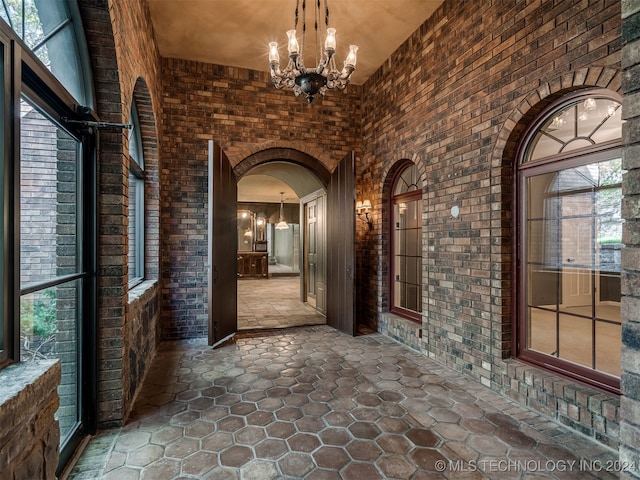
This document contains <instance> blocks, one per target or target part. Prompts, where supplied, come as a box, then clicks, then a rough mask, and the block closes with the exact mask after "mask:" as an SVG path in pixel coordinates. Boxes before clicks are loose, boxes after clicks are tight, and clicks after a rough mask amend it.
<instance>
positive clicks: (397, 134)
mask: <svg viewBox="0 0 640 480" xmlns="http://www.w3.org/2000/svg"><path fill="white" fill-rule="evenodd" d="M620 22H621V20H620V3H619V2H611V1H604V0H602V1H595V2H588V3H587V2H582V1H563V2H552V1H542V2H540V1H536V2H533V1H528V2H524V1H522V2H458V1H446V2H445V3H444V4H443V5H442V6H441V8H440V9H439V10H438V11H437V12H436V13H435V14H434V15H433V17H432V18H430V19H429V20H427V22H425V23H424V24H423V25H422V27H421V28H420V29H418V30H417V31H416V32H415V33H414V34H413V35H412V36H411V37H410V38H409V39H408V40H407V41H406V42H405V43H404V44H403V45H402V46H401V47H400V48H399V49H398V51H397V52H395V53H394V54H393V55H392V57H391V58H390V59H389V61H387V62H385V64H384V65H383V66H382V67H381V68H380V70H378V72H376V74H375V75H373V76H372V77H371V78H370V80H369V81H368V82H367V83H366V84H365V85H364V88H363V96H362V134H363V152H362V162H361V163H360V164H359V165H358V170H357V180H358V191H359V198H360V197H361V198H370V199H371V200H372V203H373V205H374V211H373V216H374V223H375V231H374V232H366V231H364V230H359V235H358V265H360V266H362V269H363V271H362V272H360V273H359V276H358V279H359V288H358V303H359V307H358V310H359V311H360V312H361V315H362V319H361V321H363V322H367V323H369V324H372V325H377V326H378V328H382V329H387V330H388V329H389V328H391V331H392V336H394V337H396V338H397V339H399V340H401V341H403V342H405V343H407V344H409V345H411V346H415V345H416V340H417V335H416V327H420V325H417V324H411V323H409V322H406V321H403V320H401V319H398V318H393V317H390V316H389V315H388V314H387V313H386V311H387V310H388V307H389V305H388V303H389V279H388V271H387V266H388V263H389V238H388V237H389V234H388V229H389V226H388V219H389V201H388V198H389V187H390V185H389V184H390V178H391V177H392V174H393V171H394V168H395V166H396V165H397V163H398V162H399V161H401V160H403V159H409V160H412V161H414V162H415V163H416V164H417V166H418V169H419V170H420V172H421V173H422V174H423V175H424V178H425V185H426V187H425V189H424V195H423V201H424V210H423V272H422V278H423V287H424V290H423V322H422V325H421V327H422V330H423V337H422V340H421V342H419V348H420V349H421V350H422V351H423V352H424V353H425V354H426V355H428V356H429V357H431V358H434V359H436V360H437V361H439V362H441V363H444V364H446V365H448V366H451V367H453V368H455V369H457V370H459V371H463V372H466V373H467V374H468V375H470V376H471V377H473V378H474V379H476V380H477V381H478V382H481V383H482V384H484V385H487V386H490V387H492V388H494V389H496V390H499V391H502V392H504V393H507V394H509V395H511V396H513V397H514V398H517V399H518V400H520V401H522V402H523V403H526V404H528V405H530V406H532V407H537V408H538V409H539V410H541V411H543V412H544V413H546V414H548V415H550V416H552V417H555V418H557V419H558V420H560V421H563V422H564V423H567V424H568V425H570V426H572V427H574V428H578V429H579V430H581V431H583V432H584V433H586V434H587V435H590V436H592V437H594V438H597V439H598V440H601V441H603V442H604V443H608V444H611V445H613V446H615V444H616V438H617V436H618V420H619V417H618V415H619V413H618V408H617V404H618V399H617V398H615V397H607V398H612V402H611V403H612V405H609V403H608V402H602V401H600V402H598V401H596V400H597V399H598V398H599V397H598V395H600V393H599V392H597V391H595V390H593V389H586V390H584V391H583V389H582V388H581V387H576V385H575V384H574V383H572V382H566V385H565V384H562V383H560V382H557V383H556V389H555V390H554V388H553V387H552V386H550V384H549V380H547V384H546V385H545V383H544V382H543V381H542V377H544V376H545V375H544V373H543V372H537V373H535V374H534V373H533V372H532V371H531V370H529V369H528V368H526V369H525V368H515V367H512V365H511V363H510V362H511V361H506V360H505V359H507V358H508V357H510V355H511V338H512V328H511V325H512V309H511V308H512V300H511V296H512V271H511V265H512V261H513V256H512V242H513V234H514V231H513V229H512V211H513V205H514V201H515V199H514V197H513V188H512V182H513V171H514V163H513V162H514V158H515V146H516V142H517V141H518V139H519V136H520V134H521V133H522V131H523V130H524V127H525V125H527V124H528V122H530V121H531V120H532V119H533V118H534V117H535V115H536V113H538V112H539V111H540V109H541V108H542V107H543V106H544V105H547V104H549V103H550V102H551V101H552V100H553V99H555V98H558V97H559V96H561V95H562V94H563V93H567V92H569V91H571V90H575V89H578V88H585V87H594V86H597V87H602V88H607V89H609V90H611V91H613V92H619V90H620V85H621V73H620V48H621V41H620ZM480 26H481V27H480ZM396 76H399V77H400V78H399V79H395V78H394V77H396ZM454 205H455V206H458V207H459V209H460V216H459V217H458V218H452V216H451V214H450V211H451V207H452V206H454ZM636 264H637V263H636ZM534 378H537V379H538V380H536V381H535V382H534V381H533V379H534ZM555 380H559V379H558V378H557V377H555ZM553 383H554V382H553V381H551V384H553ZM565 386H566V388H565ZM576 390H578V391H580V394H577V393H576ZM590 399H592V400H590ZM603 403H605V404H606V405H607V406H606V407H603ZM603 409H606V413H605V411H604V410H603Z"/></svg>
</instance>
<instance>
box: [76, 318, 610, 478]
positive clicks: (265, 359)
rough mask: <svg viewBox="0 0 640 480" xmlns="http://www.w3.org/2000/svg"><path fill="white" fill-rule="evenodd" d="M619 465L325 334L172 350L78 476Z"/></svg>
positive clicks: (505, 406) (388, 357)
mask: <svg viewBox="0 0 640 480" xmlns="http://www.w3.org/2000/svg"><path fill="white" fill-rule="evenodd" d="M617 458H618V455H617V453H616V452H614V451H611V450H608V449H606V448H604V447H602V446H600V445H598V444H596V443H593V442H592V441H590V440H588V439H586V438H585V437H582V436H580V435H578V434H576V433H573V432H570V431H569V430H567V429H565V428H564V427H563V426H561V425H559V424H557V423H555V422H553V421H550V420H549V419H547V418H545V417H543V416H541V415H539V414H538V413H537V412H534V411H531V410H528V409H526V408H524V407H522V406H520V405H518V404H516V403H514V402H513V401H511V400H510V399H508V398H504V397H501V396H500V395H498V394H496V393H494V392H492V391H490V390H489V389H487V388H485V387H483V386H482V385H479V384H478V383H476V382H473V381H471V380H469V379H467V378H465V377H464V376H462V375H461V374H459V373H456V372H454V371H452V370H450V369H448V368H445V367H443V366H441V365H438V364H436V363H434V362H432V361H430V360H429V359H428V358H426V357H425V356H424V355H421V354H419V353H417V352H414V351H412V350H409V349H407V348H405V347H404V346H402V345H400V344H398V343H396V342H394V341H393V340H391V339H388V338H387V337H384V336H381V335H379V334H376V333H372V334H368V335H361V336H357V337H349V336H346V335H343V334H341V333H339V332H337V331H336V330H333V329H332V328H330V327H328V326H326V325H322V326H310V327H300V328H294V329H287V330H279V331H273V330H272V331H264V332H262V333H251V334H239V335H238V338H236V339H235V341H233V342H232V343H229V344H226V345H224V346H223V347H221V348H219V349H215V350H212V349H211V348H210V347H208V346H207V345H206V342H205V341H204V340H197V341H184V342H169V343H164V344H162V345H161V347H160V349H159V352H158V355H157V356H156V358H155V360H154V363H153V366H152V370H151V372H150V374H149V375H148V377H147V378H146V380H145V383H144V386H143V389H142V392H141V394H140V396H139V398H138V400H137V402H136V404H135V407H134V410H133V412H132V414H131V417H130V419H129V420H128V422H127V424H126V425H125V426H124V427H123V428H120V429H115V430H108V431H102V432H100V433H99V434H98V435H97V436H96V437H94V438H93V439H92V440H91V441H90V442H89V444H88V445H87V448H86V449H85V450H84V453H83V454H82V455H81V457H80V458H79V460H78V462H77V463H76V465H75V467H74V468H73V470H72V472H71V474H70V476H69V478H70V479H73V480H79V479H89V478H91V479H93V478H101V479H107V480H116V479H117V480H130V479H131V480H138V479H142V480H147V479H150V480H151V479H152V480H163V479H181V480H182V479H184V480H187V479H212V480H226V479H242V480H271V479H302V478H304V479H309V480H333V479H336V480H337V479H345V480H375V479H392V478H393V479H414V480H422V479H436V478H445V479H482V478H489V479H511V478H536V479H538V478H556V479H591V478H616V476H615V475H613V474H608V473H606V472H604V471H602V470H603V469H602V468H600V467H601V466H605V465H607V464H606V462H607V461H612V462H613V461H615V460H617ZM581 462H582V463H581Z"/></svg>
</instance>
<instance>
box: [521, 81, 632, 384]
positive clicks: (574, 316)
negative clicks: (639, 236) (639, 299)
mask: <svg viewBox="0 0 640 480" xmlns="http://www.w3.org/2000/svg"><path fill="white" fill-rule="evenodd" d="M621 130H622V120H621V115H620V104H619V102H618V101H617V100H616V99H614V98H612V97H611V96H610V95H607V94H606V92H603V91H596V92H594V91H590V92H587V93H578V94H575V93H574V94H572V95H570V96H568V97H565V98H564V99H562V101H561V102H559V103H556V104H554V105H553V106H551V107H550V108H549V109H547V110H546V111H545V112H543V113H542V114H541V115H540V116H539V118H538V119H537V121H536V122H535V123H534V124H533V125H532V128H531V129H530V130H529V133H528V134H527V135H526V136H525V139H524V141H523V143H522V147H521V149H520V155H519V161H518V165H517V178H518V196H519V199H518V205H519V214H518V269H519V271H518V275H519V281H518V282H517V285H518V287H517V288H518V290H517V299H518V309H517V317H518V318H517V335H518V338H517V355H518V356H519V357H520V358H522V359H524V360H527V361H530V362H532V363H535V364H537V365H540V366H544V367H545V368H549V369H551V370H553V371H556V372H558V373H561V374H563V375H567V376H570V377H572V378H575V379H577V380H581V381H585V382H587V383H590V384H592V385H594V386H597V387H599V388H603V389H606V390H609V391H616V390H617V389H618V388H619V376H620V351H621V347H622V345H621V322H622V320H621V317H620V254H621V248H622V245H621V243H622V223H623V220H622V217H621V201H622V173H623V172H622V161H621Z"/></svg>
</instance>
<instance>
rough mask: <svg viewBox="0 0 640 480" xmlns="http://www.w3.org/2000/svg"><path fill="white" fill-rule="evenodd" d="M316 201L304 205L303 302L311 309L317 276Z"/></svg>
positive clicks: (314, 302)
mask: <svg viewBox="0 0 640 480" xmlns="http://www.w3.org/2000/svg"><path fill="white" fill-rule="evenodd" d="M317 203H318V202H317V201H316V200H312V201H310V202H307V203H305V205H304V218H305V223H304V226H305V233H304V255H303V258H304V262H305V263H304V272H305V275H304V279H305V282H304V283H305V300H306V302H307V303H308V304H309V305H311V306H312V307H315V306H316V295H317V275H318V229H317V226H318V223H317V208H318V205H317Z"/></svg>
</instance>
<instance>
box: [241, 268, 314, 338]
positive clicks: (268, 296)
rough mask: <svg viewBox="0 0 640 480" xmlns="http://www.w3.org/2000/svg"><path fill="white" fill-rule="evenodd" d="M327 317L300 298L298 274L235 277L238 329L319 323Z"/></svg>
mask: <svg viewBox="0 0 640 480" xmlns="http://www.w3.org/2000/svg"><path fill="white" fill-rule="evenodd" d="M324 323H326V318H325V317H324V316H323V315H321V314H319V313H318V311H317V310H316V309H315V308H313V307H311V306H309V305H308V304H306V303H303V302H301V301H300V277H299V276H297V277H271V278H258V279H254V278H242V279H239V280H238V330H252V329H260V328H283V327H295V326H301V325H320V324H324Z"/></svg>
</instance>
